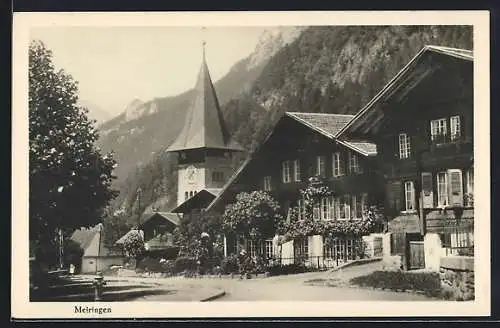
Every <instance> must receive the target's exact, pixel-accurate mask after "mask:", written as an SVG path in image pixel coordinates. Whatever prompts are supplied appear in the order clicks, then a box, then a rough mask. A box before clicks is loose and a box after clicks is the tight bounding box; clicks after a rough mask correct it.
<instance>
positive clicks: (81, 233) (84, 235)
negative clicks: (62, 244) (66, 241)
mask: <svg viewBox="0 0 500 328" xmlns="http://www.w3.org/2000/svg"><path fill="white" fill-rule="evenodd" d="M100 227H102V224H98V225H96V226H95V227H92V228H81V229H78V230H75V231H74V232H73V234H72V235H71V237H70V239H71V240H73V241H75V242H77V243H78V244H80V247H81V248H82V249H83V250H84V251H85V250H86V249H88V247H89V246H90V245H91V243H92V240H93V239H94V237H95V236H96V235H97V234H98V233H99V229H100Z"/></svg>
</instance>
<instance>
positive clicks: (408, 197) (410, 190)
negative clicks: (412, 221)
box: [404, 181, 416, 212]
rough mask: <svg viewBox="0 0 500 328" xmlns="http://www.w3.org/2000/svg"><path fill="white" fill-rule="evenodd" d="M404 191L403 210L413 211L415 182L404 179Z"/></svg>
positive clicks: (414, 205) (414, 206)
mask: <svg viewBox="0 0 500 328" xmlns="http://www.w3.org/2000/svg"><path fill="white" fill-rule="evenodd" d="M404 192H405V212H415V211H416V201H415V183H414V182H413V181H405V182H404Z"/></svg>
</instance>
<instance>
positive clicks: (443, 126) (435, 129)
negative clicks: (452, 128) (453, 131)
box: [431, 118, 448, 142]
mask: <svg viewBox="0 0 500 328" xmlns="http://www.w3.org/2000/svg"><path fill="white" fill-rule="evenodd" d="M447 121H448V120H447V119H446V118H439V119H437V120H432V121H431V140H432V141H434V140H436V139H437V137H438V136H442V137H443V139H444V140H443V142H445V141H446V136H447V135H448V127H447Z"/></svg>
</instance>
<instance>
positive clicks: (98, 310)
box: [75, 305, 111, 314]
mask: <svg viewBox="0 0 500 328" xmlns="http://www.w3.org/2000/svg"><path fill="white" fill-rule="evenodd" d="M75 313H86V314H87V313H88V314H103V313H111V308H110V307H95V306H81V305H80V306H78V305H75Z"/></svg>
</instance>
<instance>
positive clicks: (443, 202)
mask: <svg viewBox="0 0 500 328" xmlns="http://www.w3.org/2000/svg"><path fill="white" fill-rule="evenodd" d="M440 176H443V177H444V183H440V182H439V178H440ZM449 183H450V181H448V172H447V171H441V172H438V173H437V174H436V188H437V205H438V207H443V206H448V205H449V204H450V198H449V192H448V191H449ZM443 189H444V190H443ZM442 196H444V197H442Z"/></svg>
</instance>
